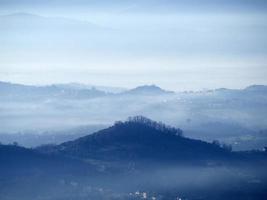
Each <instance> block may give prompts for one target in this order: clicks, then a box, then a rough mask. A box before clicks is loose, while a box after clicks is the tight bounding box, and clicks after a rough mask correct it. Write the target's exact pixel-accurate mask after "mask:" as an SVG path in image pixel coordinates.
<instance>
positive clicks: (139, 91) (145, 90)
mask: <svg viewBox="0 0 267 200" xmlns="http://www.w3.org/2000/svg"><path fill="white" fill-rule="evenodd" d="M172 93H174V92H172V91H167V90H163V89H161V88H160V87H158V86H156V85H143V86H138V87H136V88H134V89H131V90H128V91H126V92H124V93H123V94H131V95H162V94H172Z"/></svg>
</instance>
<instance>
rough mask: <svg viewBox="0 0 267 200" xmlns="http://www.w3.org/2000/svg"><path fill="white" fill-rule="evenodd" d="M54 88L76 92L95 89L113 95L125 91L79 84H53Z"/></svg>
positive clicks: (117, 88)
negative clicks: (74, 90)
mask: <svg viewBox="0 0 267 200" xmlns="http://www.w3.org/2000/svg"><path fill="white" fill-rule="evenodd" d="M55 86H57V87H60V88H65V89H76V90H84V89H92V88H95V89H97V90H100V91H103V92H107V93H114V94H116V93H120V92H124V91H125V90H126V89H125V88H121V87H110V86H98V85H88V84H81V83H66V84H55Z"/></svg>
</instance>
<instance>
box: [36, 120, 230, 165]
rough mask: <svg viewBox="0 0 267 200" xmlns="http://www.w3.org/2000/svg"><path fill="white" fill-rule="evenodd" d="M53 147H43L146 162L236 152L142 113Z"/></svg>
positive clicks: (70, 153) (84, 155) (79, 155)
mask: <svg viewBox="0 0 267 200" xmlns="http://www.w3.org/2000/svg"><path fill="white" fill-rule="evenodd" d="M51 148H52V149H51ZM51 148H50V149H45V148H39V150H40V151H43V152H49V153H51V152H53V153H56V154H63V155H67V156H72V157H77V158H83V159H88V158H90V159H97V160H117V161H122V160H123V161H142V162H143V161H145V162H147V161H165V162H186V161H189V162H199V161H208V160H219V159H229V158H231V156H232V154H231V152H230V151H229V149H226V148H221V147H220V146H219V145H217V144H211V143H207V142H203V141H200V140H194V139H189V138H185V137H183V135H182V130H180V129H178V128H174V127H170V126H166V125H164V124H163V123H160V122H155V121H152V120H150V119H148V118H145V117H142V116H136V117H131V118H129V119H128V120H127V121H125V122H120V121H119V122H116V123H115V124H114V125H113V126H111V127H109V128H107V129H104V130H101V131H98V132H96V133H94V134H92V135H87V136H85V137H81V138H79V139H77V140H74V141H70V142H65V143H62V144H60V145H58V146H53V147H51Z"/></svg>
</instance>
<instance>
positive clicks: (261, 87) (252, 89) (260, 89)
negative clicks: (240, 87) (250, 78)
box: [244, 85, 267, 93]
mask: <svg viewBox="0 0 267 200" xmlns="http://www.w3.org/2000/svg"><path fill="white" fill-rule="evenodd" d="M244 90H245V91H250V92H265V93H267V86H266V85H251V86H248V87H246V88H245V89H244Z"/></svg>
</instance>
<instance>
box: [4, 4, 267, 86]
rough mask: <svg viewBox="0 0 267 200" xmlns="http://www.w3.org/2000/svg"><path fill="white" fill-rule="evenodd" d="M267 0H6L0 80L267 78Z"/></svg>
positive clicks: (131, 82) (205, 82)
mask: <svg viewBox="0 0 267 200" xmlns="http://www.w3.org/2000/svg"><path fill="white" fill-rule="evenodd" d="M266 77H267V2H266V1H265V0H231V1H230V0H198V1H196V0H176V1H173V0H164V1H163V0H154V1H153V0H142V1H141V0H136V1H133V0H132V1H130V0H109V1H108V0H103V1H99V0H98V1H95V0H87V1H85V0H76V1H74V0H64V1H63V0H46V1H44V0H0V80H2V81H9V82H16V83H24V84H38V85H40V84H52V83H68V82H79V83H87V84H95V85H106V86H119V87H127V88H132V87H135V86H138V85H143V84H156V85H159V86H161V87H163V88H166V89H171V90H176V91H179V90H201V89H205V88H220V87H227V88H244V87H246V86H248V85H251V84H267V78H266Z"/></svg>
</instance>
